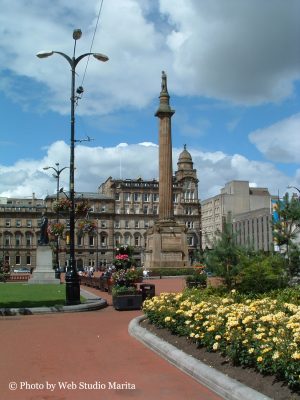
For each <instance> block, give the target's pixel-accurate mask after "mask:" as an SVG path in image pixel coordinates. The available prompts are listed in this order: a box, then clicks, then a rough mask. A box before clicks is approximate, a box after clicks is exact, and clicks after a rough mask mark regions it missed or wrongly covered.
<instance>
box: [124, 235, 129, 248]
mask: <svg viewBox="0 0 300 400" xmlns="http://www.w3.org/2000/svg"><path fill="white" fill-rule="evenodd" d="M124 243H125V244H126V245H127V246H129V245H130V236H129V235H125V236H124Z"/></svg>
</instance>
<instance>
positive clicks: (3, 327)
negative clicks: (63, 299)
mask: <svg viewBox="0 0 300 400" xmlns="http://www.w3.org/2000/svg"><path fill="white" fill-rule="evenodd" d="M149 283H155V285H156V291H157V293H159V292H169V291H181V290H182V288H183V286H184V284H183V281H182V279H161V280H156V281H152V280H151V281H149ZM89 290H91V291H92V292H93V293H96V294H98V295H99V296H102V297H104V298H106V299H107V300H108V303H109V304H110V305H109V307H107V308H106V309H103V310H99V311H93V312H83V313H64V314H59V313H57V314H45V315H32V316H17V317H2V318H0V332H1V353H0V354H1V356H0V390H1V391H0V399H1V400H2V399H3V400H10V399H13V400H64V399H72V400H94V399H97V400H110V399H112V400H114V399H116V400H117V399H141V400H157V399H158V400H177V399H178V400H182V399H189V400H196V399H197V400H198V399H199V400H218V399H220V397H219V396H217V395H215V394H214V393H212V392H211V391H210V390H208V389H207V388H205V387H203V386H202V385H200V384H199V383H197V382H196V381H195V380H193V379H192V378H190V377H189V376H187V375H185V374H184V373H182V372H181V371H179V370H178V369H177V368H175V367H174V366H172V365H170V364H169V363H168V362H167V361H165V360H164V359H162V358H161V357H159V356H158V355H156V354H155V353H153V352H152V351H151V350H149V349H148V348H146V347H145V346H144V345H142V344H141V343H139V342H138V341H137V340H136V339H134V338H132V337H130V336H129V334H128V324H129V322H130V320H131V319H133V318H134V317H136V316H137V315H140V314H141V312H140V311H123V312H120V311H115V310H114V309H113V307H111V296H110V295H108V294H106V293H103V292H99V291H97V290H92V289H89ZM10 382H15V383H16V384H17V386H18V388H17V389H16V390H9V383H10ZM22 382H23V389H21V388H20V385H21V383H22ZM65 382H66V383H68V384H69V388H65V389H63V388H61V389H59V388H58V386H59V383H60V384H61V385H62V384H64V383H65ZM80 382H82V383H80ZM110 382H111V385H113V382H116V383H117V384H122V383H123V384H125V386H123V389H116V388H112V387H111V386H109V385H110ZM126 382H127V385H126ZM50 384H52V385H53V384H55V385H56V387H55V389H54V391H51V390H50ZM88 384H89V385H94V388H93V387H92V386H90V387H88V386H84V385H88ZM29 385H31V386H29ZM38 385H39V386H38ZM47 385H48V389H47ZM133 385H135V389H132V390H131V389H130V387H133Z"/></svg>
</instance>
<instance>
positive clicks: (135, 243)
mask: <svg viewBox="0 0 300 400" xmlns="http://www.w3.org/2000/svg"><path fill="white" fill-rule="evenodd" d="M134 245H135V246H139V245H140V237H139V236H138V235H136V236H135V237H134Z"/></svg>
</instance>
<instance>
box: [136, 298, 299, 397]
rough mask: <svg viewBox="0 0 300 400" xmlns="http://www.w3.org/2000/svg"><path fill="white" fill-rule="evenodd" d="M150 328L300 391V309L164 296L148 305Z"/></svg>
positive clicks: (247, 300) (269, 303)
mask: <svg viewBox="0 0 300 400" xmlns="http://www.w3.org/2000/svg"><path fill="white" fill-rule="evenodd" d="M143 310H144V312H145V314H146V315H147V317H148V318H149V320H150V322H152V323H153V324H154V325H156V326H158V327H162V328H167V329H168V330H170V331H171V332H172V333H173V334H177V335H180V336H187V337H189V338H191V340H193V341H195V342H196V343H197V344H198V345H199V347H205V348H206V349H207V350H209V351H220V352H221V353H222V354H223V355H226V356H227V357H230V358H231V360H232V362H233V363H234V364H235V365H242V366H245V367H254V368H256V369H257V370H258V371H259V372H261V373H263V374H274V375H276V376H277V377H278V378H279V379H282V380H284V381H285V382H287V383H288V385H289V386H290V387H293V388H294V389H295V390H299V388H300V378H299V375H300V349H299V343H300V307H299V306H298V305H296V304H293V303H290V302H284V301H280V300H277V299H272V298H270V297H265V298H261V299H256V300H253V299H250V298H246V297H241V296H239V295H238V294H237V293H231V294H230V295H228V296H226V297H221V296H216V295H214V296H208V295H207V293H206V291H203V292H202V291H199V290H186V291H184V292H183V293H181V294H173V293H162V294H161V295H160V296H159V297H154V298H152V299H149V300H146V301H145V302H144V304H143Z"/></svg>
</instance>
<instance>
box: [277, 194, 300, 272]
mask: <svg viewBox="0 0 300 400" xmlns="http://www.w3.org/2000/svg"><path fill="white" fill-rule="evenodd" d="M275 210H276V218H275V220H273V237H274V241H275V243H276V244H277V245H278V246H279V248H280V252H281V253H282V254H283V255H284V256H285V259H286V266H287V272H288V273H289V275H290V276H292V274H293V272H294V271H295V270H297V269H298V268H295V261H296V260H295V256H296V257H298V262H299V253H298V254H297V248H299V246H298V245H297V244H296V243H295V239H296V238H297V236H298V234H299V233H300V201H299V198H296V197H292V198H291V199H290V198H289V195H288V193H286V194H285V196H284V198H283V200H281V201H280V200H278V201H277V203H276V206H275ZM296 263H297V261H296Z"/></svg>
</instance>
